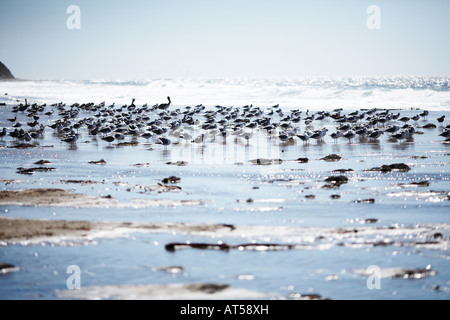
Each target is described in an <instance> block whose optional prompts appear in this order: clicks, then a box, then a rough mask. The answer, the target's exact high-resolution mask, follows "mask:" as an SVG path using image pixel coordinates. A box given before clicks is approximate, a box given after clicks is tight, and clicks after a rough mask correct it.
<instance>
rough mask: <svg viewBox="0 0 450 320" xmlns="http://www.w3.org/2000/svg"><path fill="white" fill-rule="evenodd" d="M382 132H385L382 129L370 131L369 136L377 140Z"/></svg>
mask: <svg viewBox="0 0 450 320" xmlns="http://www.w3.org/2000/svg"><path fill="white" fill-rule="evenodd" d="M382 134H384V132H383V131H381V130H374V131H372V132H371V133H369V138H370V139H374V140H376V139H378V138H379V137H381V135H382Z"/></svg>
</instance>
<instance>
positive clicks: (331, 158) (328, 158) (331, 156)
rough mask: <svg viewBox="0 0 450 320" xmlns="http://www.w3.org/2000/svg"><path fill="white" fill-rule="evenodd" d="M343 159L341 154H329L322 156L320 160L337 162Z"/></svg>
mask: <svg viewBox="0 0 450 320" xmlns="http://www.w3.org/2000/svg"><path fill="white" fill-rule="evenodd" d="M341 159H342V157H341V156H340V155H338V154H329V155H327V156H326V157H323V158H321V159H319V160H322V161H326V162H336V161H339V160H341Z"/></svg>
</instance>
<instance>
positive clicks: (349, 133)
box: [343, 130, 356, 143]
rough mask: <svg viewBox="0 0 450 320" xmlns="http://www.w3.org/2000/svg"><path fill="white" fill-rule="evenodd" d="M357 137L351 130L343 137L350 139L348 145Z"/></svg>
mask: <svg viewBox="0 0 450 320" xmlns="http://www.w3.org/2000/svg"><path fill="white" fill-rule="evenodd" d="M355 136H356V133H355V132H354V131H353V130H349V131H347V132H346V133H344V135H343V137H344V138H347V139H348V143H350V142H351V141H352V139H353V138H354V137H355Z"/></svg>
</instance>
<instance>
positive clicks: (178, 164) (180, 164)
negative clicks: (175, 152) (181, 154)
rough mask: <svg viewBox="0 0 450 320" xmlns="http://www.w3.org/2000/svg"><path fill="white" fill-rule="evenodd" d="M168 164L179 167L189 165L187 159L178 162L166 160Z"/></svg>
mask: <svg viewBox="0 0 450 320" xmlns="http://www.w3.org/2000/svg"><path fill="white" fill-rule="evenodd" d="M166 164H167V165H172V166H177V167H185V166H187V165H189V162H187V161H176V162H166Z"/></svg>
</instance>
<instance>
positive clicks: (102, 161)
mask: <svg viewBox="0 0 450 320" xmlns="http://www.w3.org/2000/svg"><path fill="white" fill-rule="evenodd" d="M88 163H89V164H96V165H100V166H104V165H105V164H106V161H105V160H104V159H101V160H98V161H89V162H88Z"/></svg>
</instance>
